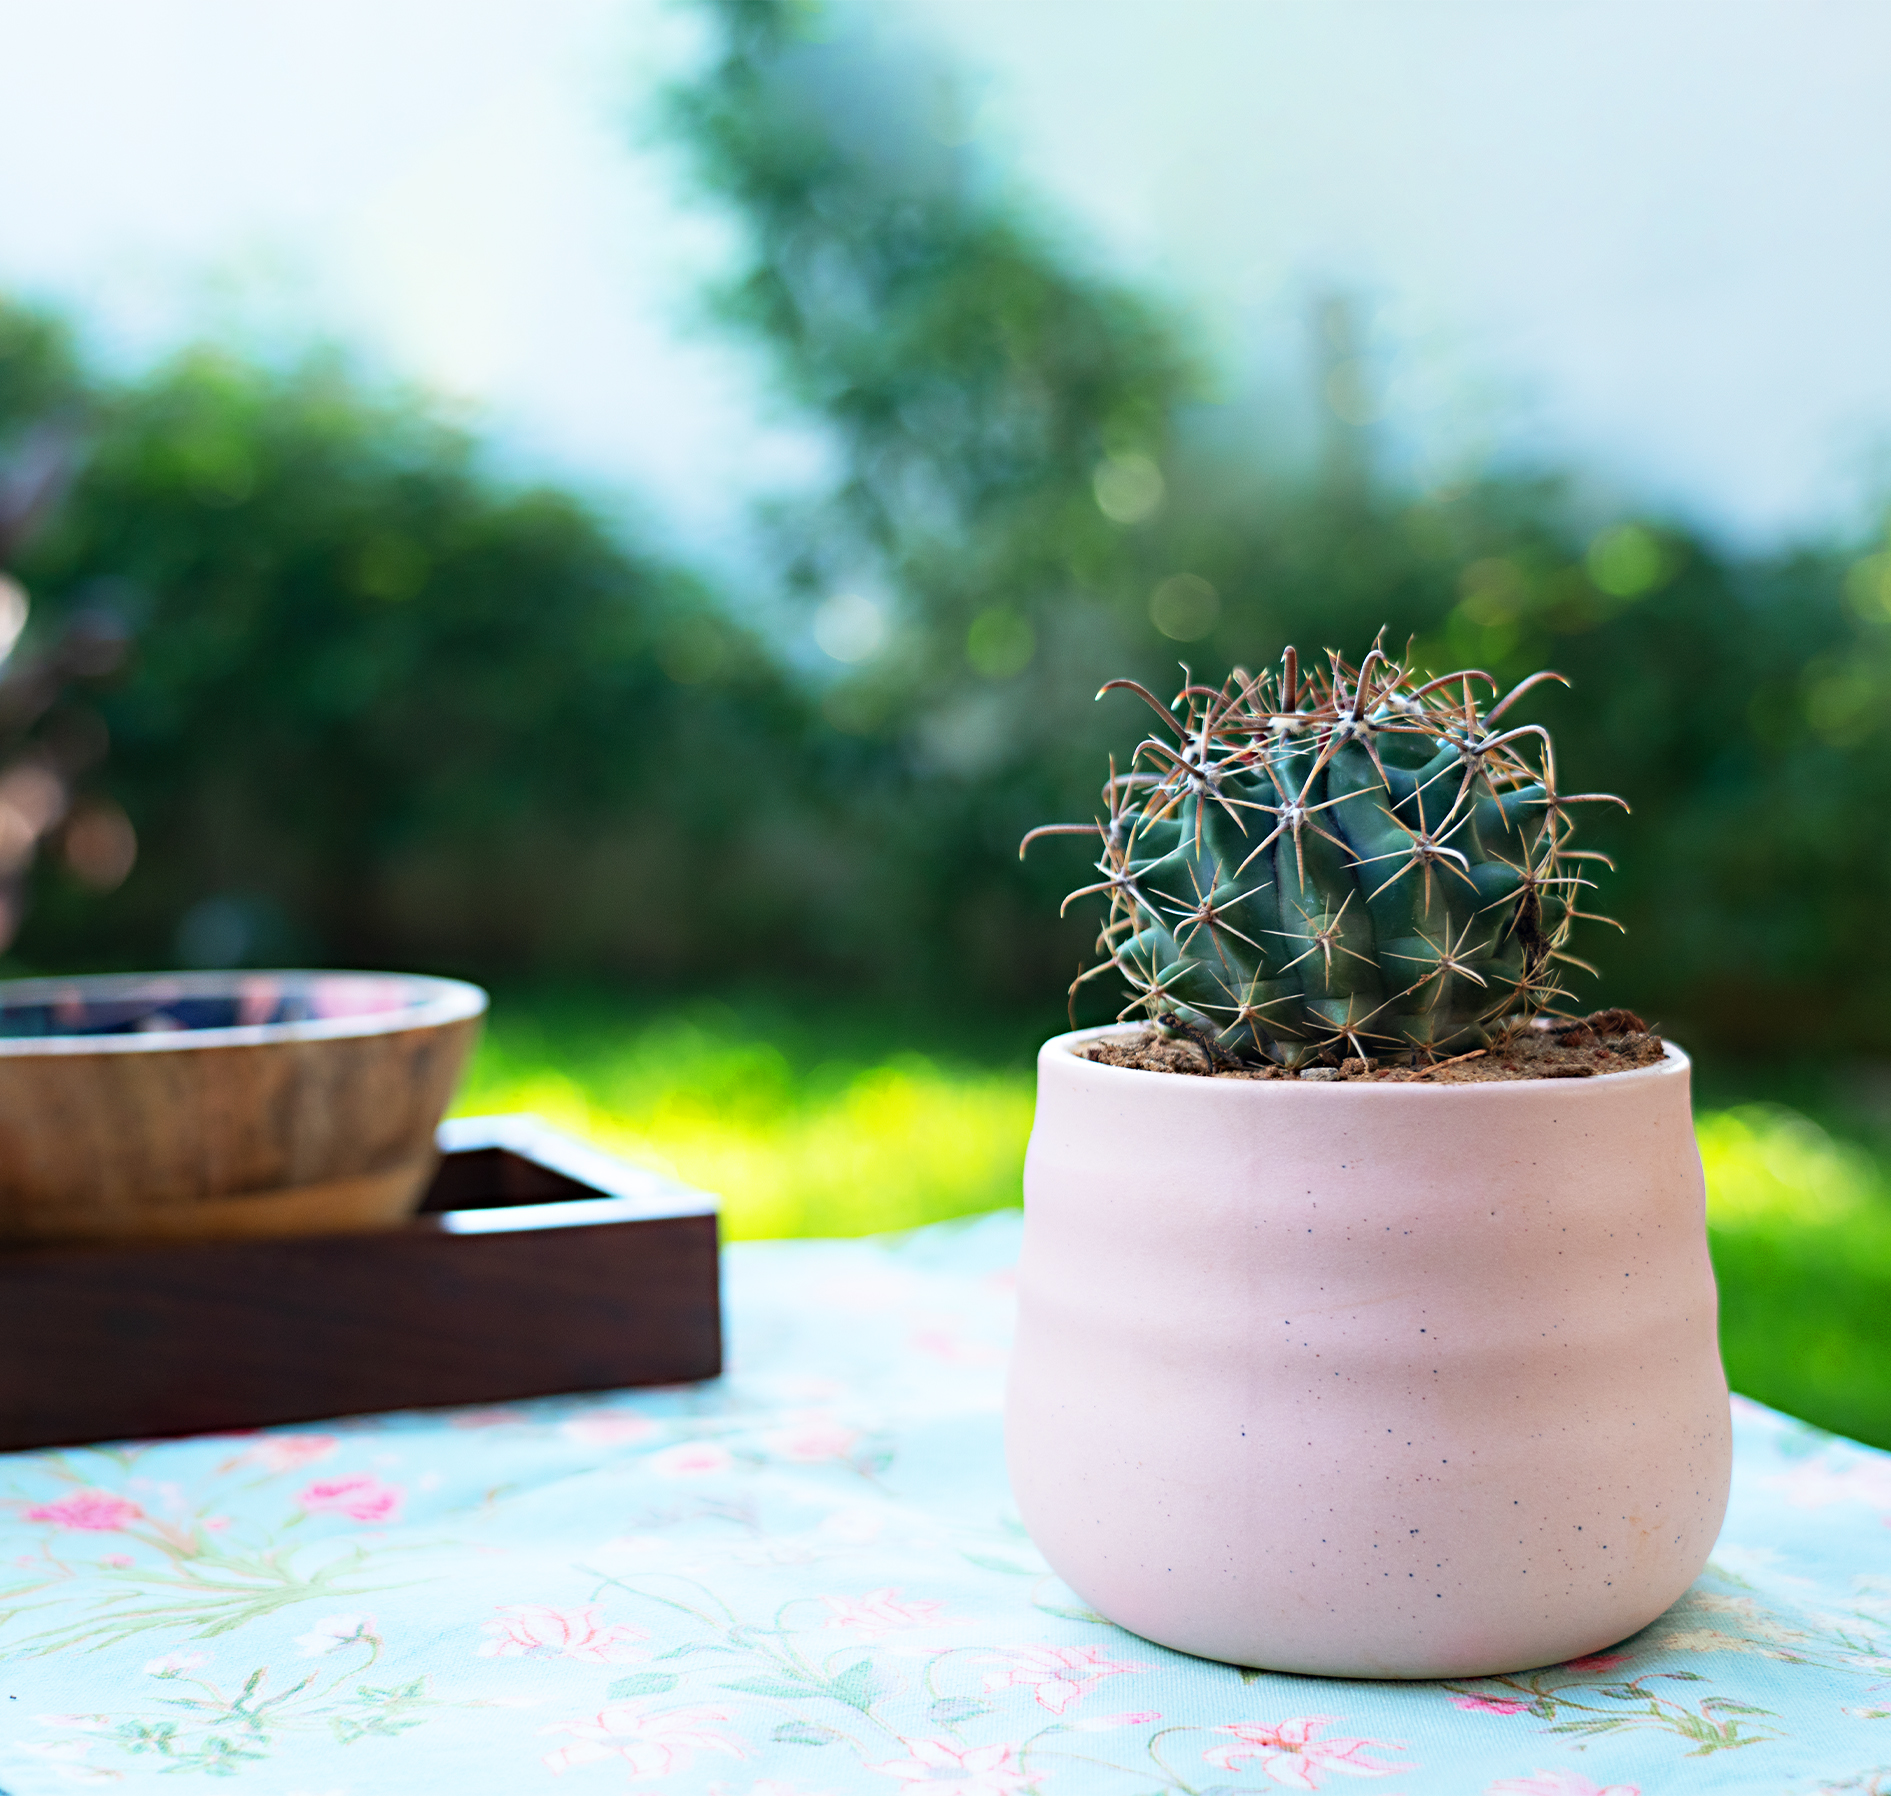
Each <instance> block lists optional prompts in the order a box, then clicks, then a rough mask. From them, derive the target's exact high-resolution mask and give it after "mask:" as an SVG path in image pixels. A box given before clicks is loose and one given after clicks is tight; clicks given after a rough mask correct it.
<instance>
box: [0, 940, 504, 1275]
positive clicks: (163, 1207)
mask: <svg viewBox="0 0 1891 1796" xmlns="http://www.w3.org/2000/svg"><path fill="white" fill-rule="evenodd" d="M485 1009H486V994H485V993H484V992H482V991H481V990H480V989H479V987H478V986H475V985H465V984H462V983H461V982H460V981H458V980H455V979H426V978H421V977H418V976H416V975H412V974H392V973H315V972H291V973H278V972H272V973H262V972H257V973H248V972H246V973H163V974H156V973H141V974H124V975H111V976H102V977H97V978H83V979H17V980H10V981H0V1241H13V1242H23V1241H82V1240H93V1241H102V1240H135V1239H139V1238H144V1239H154V1240H173V1241H174V1240H190V1239H200V1240H203V1239H228V1238H232V1237H252V1238H253V1237H257V1236H269V1235H321V1234H334V1233H341V1232H348V1231H352V1230H357V1229H376V1228H392V1227H395V1226H397V1225H398V1224H399V1223H401V1222H402V1221H404V1220H405V1219H406V1218H407V1217H408V1216H410V1215H412V1214H413V1212H414V1210H415V1208H416V1207H417V1206H418V1204H419V1202H420V1199H421V1196H422V1194H423V1192H424V1191H425V1189H426V1185H427V1181H428V1179H429V1178H430V1177H431V1176H432V1173H433V1169H434V1164H435V1161H436V1157H437V1156H436V1154H435V1150H434V1141H433V1135H434V1130H435V1128H436V1127H437V1126H438V1124H439V1121H440V1117H441V1115H442V1114H443V1113H444V1111H445V1110H446V1107H447V1104H448V1101H449V1100H450V1099H451V1097H452V1095H453V1088H454V1086H455V1085H456V1084H457V1083H458V1080H459V1076H460V1071H461V1068H462V1067H463V1066H464V1065H465V1063H466V1057H467V1055H468V1053H469V1052H470V1051H471V1049H472V1045H473V1041H474V1038H475V1036H476V1035H477V1033H478V1030H479V1019H480V1017H481V1015H482V1014H483V1013H484V1011H485Z"/></svg>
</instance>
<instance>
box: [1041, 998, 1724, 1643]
mask: <svg viewBox="0 0 1891 1796" xmlns="http://www.w3.org/2000/svg"><path fill="white" fill-rule="evenodd" d="M1103 1033H1107V1032H1106V1031H1101V1030H1092V1031H1086V1032H1082V1033H1079V1034H1075V1035H1064V1036H1059V1037H1057V1038H1056V1039H1055V1040H1053V1041H1050V1042H1047V1043H1046V1044H1045V1046H1044V1049H1043V1051H1042V1053H1041V1054H1040V1055H1039V1057H1038V1104H1037V1121H1036V1125H1035V1127H1034V1128H1033V1130H1032V1134H1031V1148H1030V1154H1029V1156H1028V1158H1027V1160H1026V1162H1025V1174H1024V1189H1025V1230H1024V1255H1023V1259H1022V1262H1021V1264H1020V1267H1019V1299H1020V1308H1019V1323H1018V1338H1017V1347H1016V1350H1015V1352H1014V1355H1013V1359H1012V1366H1011V1380H1010V1390H1009V1396H1008V1402H1007V1413H1006V1448H1007V1453H1008V1457H1009V1460H1010V1466H1011V1480H1012V1486H1013V1489H1014V1491H1015V1493H1016V1496H1017V1500H1018V1505H1019V1508H1020V1510H1021V1512H1022V1514H1023V1517H1024V1521H1025V1524H1026V1526H1027V1527H1028V1528H1029V1529H1030V1531H1031V1535H1032V1537H1033V1539H1035V1540H1036V1542H1037V1544H1038V1546H1039V1547H1040V1548H1041V1549H1042V1550H1043V1553H1044V1555H1045V1557H1046V1558H1047V1559H1048V1560H1049V1561H1050V1563H1051V1565H1052V1566H1053V1567H1054V1568H1055V1570H1056V1571H1057V1572H1058V1574H1059V1575H1060V1576H1061V1577H1062V1578H1063V1579H1064V1580H1065V1581H1066V1582H1067V1583H1068V1584H1069V1585H1070V1586H1071V1587H1072V1588H1073V1589H1074V1590H1076V1591H1077V1592H1078V1593H1079V1594H1080V1595H1082V1597H1083V1598H1084V1600H1085V1601H1087V1602H1088V1603H1090V1604H1091V1605H1092V1606H1094V1607H1095V1608H1096V1609H1097V1610H1098V1611H1100V1612H1101V1613H1102V1614H1103V1615H1105V1616H1107V1617H1109V1619H1110V1620H1112V1621H1114V1622H1117V1623H1119V1624H1120V1625H1121V1626H1123V1627H1125V1628H1128V1629H1130V1630H1132V1631H1133V1632H1135V1633H1138V1634H1141V1635H1144V1636H1146V1637H1147V1638H1148V1639H1151V1640H1154V1641H1158V1642H1160V1643H1161V1644H1163V1645H1165V1646H1172V1647H1175V1648H1177V1649H1179V1650H1180V1651H1183V1652H1188V1653H1196V1654H1199V1655H1201V1656H1202V1657H1204V1658H1210V1659H1222V1660H1227V1661H1229V1662H1231V1663H1234V1664H1239V1665H1254V1666H1264V1667H1268V1668H1270V1669H1274V1670H1280V1671H1298V1672H1318V1673H1325V1674H1329V1675H1334V1676H1346V1677H1385V1678H1435V1677H1470V1676H1477V1675H1481V1674H1490V1673H1498V1672H1509V1671H1518V1670H1523V1669H1526V1668H1528V1667H1532V1666H1538V1665H1548V1664H1555V1663H1558V1662H1561V1661H1563V1660H1566V1659H1571V1658H1575V1657H1578V1656H1580V1655H1582V1654H1584V1653H1590V1652H1595V1651H1597V1650H1599V1649H1600V1648H1602V1647H1605V1646H1608V1645H1610V1644H1612V1643H1613V1642H1615V1641H1617V1640H1620V1639H1622V1638H1624V1637H1625V1636H1627V1635H1629V1634H1632V1633H1634V1632H1635V1631H1636V1630H1637V1629H1638V1628H1642V1627H1645V1626H1646V1625H1647V1624H1648V1623H1649V1622H1651V1621H1653V1620H1654V1619H1655V1618H1656V1617H1657V1616H1658V1615H1660V1614H1661V1612H1662V1611H1663V1610H1664V1609H1666V1608H1667V1607H1668V1606H1669V1605H1670V1604H1671V1603H1673V1602H1674V1601H1675V1600H1676V1599H1677V1598H1678V1597H1679V1596H1680V1595H1681V1593H1682V1592H1683V1591H1684V1590H1686V1588H1687V1587H1688V1585H1689V1584H1690V1583H1691V1582H1692V1581H1693V1579H1694V1577H1695V1575H1696V1574H1697V1573H1698V1572H1699V1571H1700V1569H1701V1567H1702V1566H1703V1565H1704V1564H1705V1563H1706V1560H1707V1555H1708V1552H1709V1550H1710V1548H1711V1547H1712V1546H1713V1543H1714V1538H1715V1535H1716V1534H1717V1533H1718V1531H1719V1528H1720V1522H1721V1517H1722V1514H1723V1512H1724V1511H1725V1508H1726V1502H1727V1484H1728V1476H1729V1471H1730V1466H1731V1441H1730V1435H1729V1424H1728V1409H1727V1382H1726V1377H1725V1374H1724V1373H1723V1372H1722V1370H1721V1365H1720V1353H1719V1348H1718V1345H1717V1340H1716V1334H1715V1311H1716V1304H1715V1292H1714V1279H1713V1271H1712V1268H1711V1266H1710V1264H1709V1262H1708V1257H1707V1240H1706V1228H1705V1220H1704V1214H1703V1208H1704V1187H1703V1184H1702V1178H1701V1163H1700V1157H1699V1155H1698V1153H1697V1152H1696V1150H1695V1146H1694V1133H1693V1128H1692V1123H1691V1118H1690V1113H1689V1104H1688V1061H1687V1057H1686V1056H1685V1055H1684V1054H1682V1053H1681V1052H1680V1051H1679V1050H1678V1049H1676V1048H1674V1047H1670V1048H1669V1049H1668V1058H1667V1059H1666V1060H1665V1061H1664V1062H1662V1063H1661V1064H1660V1065H1658V1066H1651V1067H1645V1068H1642V1069H1639V1070H1637V1071H1633V1072H1623V1073H1611V1074H1607V1075H1605V1076H1602V1077H1599V1078H1593V1079H1544V1080H1520V1081H1515V1082H1509V1083H1493V1084H1485V1085H1440V1086H1432V1085H1419V1084H1404V1083H1387V1084H1379V1083H1373V1084H1365V1083H1358V1084H1355V1083H1345V1082H1337V1083H1316V1082H1312V1081H1299V1080H1272V1081H1264V1082H1263V1081H1249V1080H1228V1079H1213V1080H1211V1079H1194V1078H1184V1077H1177V1076H1175V1075H1173V1074H1164V1073H1150V1072H1139V1071H1132V1070H1130V1069H1127V1068H1123V1067H1110V1066H1100V1065H1098V1064H1097V1063H1096V1062H1094V1061H1089V1060H1084V1059H1082V1058H1080V1057H1078V1056H1077V1055H1076V1054H1074V1053H1073V1052H1072V1048H1073V1046H1075V1045H1077V1044H1080V1043H1082V1042H1084V1041H1087V1040H1089V1039H1090V1038H1091V1037H1092V1036H1094V1035H1097V1034H1103Z"/></svg>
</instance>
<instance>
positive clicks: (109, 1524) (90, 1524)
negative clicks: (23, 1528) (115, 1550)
mask: <svg viewBox="0 0 1891 1796" xmlns="http://www.w3.org/2000/svg"><path fill="white" fill-rule="evenodd" d="M26 1519H27V1520H28V1521H29V1522H51V1523H52V1524H53V1525H54V1526H55V1527H59V1528H77V1529H79V1530H80V1531H81V1532H82V1533H86V1534H116V1533H117V1532H118V1531H119V1530H120V1529H121V1528H128V1527H130V1525H131V1524H132V1523H133V1522H141V1521H143V1520H144V1511H143V1510H142V1509H140V1508H139V1507H138V1505H137V1504H136V1503H134V1502H133V1501H132V1500H131V1499H130V1498H129V1497H120V1496H114V1495H113V1494H112V1492H110V1491H108V1490H75V1491H73V1492H72V1493H71V1494H70V1495H69V1496H64V1497H60V1498H59V1499H58V1500H57V1501H56V1502H52V1503H34V1504H31V1505H30V1506H29V1507H28V1508H27V1510H26Z"/></svg>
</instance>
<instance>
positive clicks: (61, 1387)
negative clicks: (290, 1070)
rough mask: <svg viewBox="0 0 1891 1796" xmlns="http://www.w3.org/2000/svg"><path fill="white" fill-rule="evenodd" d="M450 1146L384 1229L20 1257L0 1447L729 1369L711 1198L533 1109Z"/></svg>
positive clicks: (444, 1136)
mask: <svg viewBox="0 0 1891 1796" xmlns="http://www.w3.org/2000/svg"><path fill="white" fill-rule="evenodd" d="M440 1149H441V1156H442V1157H441V1161H440V1170H439V1172H438V1174H437V1175H436V1177H435V1178H434V1181H433V1184H432V1186H431V1188H430V1189H429V1191H428V1193H427V1197H426V1201H425V1203H424V1205H423V1208H422V1211H421V1213H420V1214H419V1215H418V1216H416V1217H415V1218H414V1220H413V1221H412V1222H410V1223H408V1224H407V1225H406V1226H405V1227H403V1228H400V1229H396V1230H390V1231H387V1232H385V1233H380V1234H362V1235H327V1236H321V1237H317V1238H309V1239H303V1240H289V1241H216V1242H202V1243H192V1244H189V1245H170V1244H164V1245H157V1244H154V1245H151V1246H138V1247H35V1248H25V1249H21V1250H18V1251H12V1252H6V1253H0V1449H12V1448H18V1447H41V1446H52V1445H57V1444H65V1443H75V1442H82V1441H95V1440H109V1439H116V1438H123V1437H126V1436H135V1437H148V1436H154V1435H166V1434H199V1433H208V1432H212V1431H215V1430H218V1429H229V1428H253V1427H259V1426H261V1425H263V1424H265V1423H272V1422H302V1421H312V1420H315V1419H317V1418H320V1417H326V1416H340V1415H351V1414H360V1413H362V1412H365V1411H370V1410H383V1409H413V1408H424V1407H427V1406H431V1405H437V1404H449V1403H491V1402H503V1401H506V1400H509V1399H512V1398H518V1397H538V1396H548V1395H551V1394H553V1393H555V1392H559V1391H596V1390H610V1389H614V1388H616V1387H618V1386H622V1385H639V1384H680V1383H683V1382H686V1381H688V1380H692V1379H699V1378H713V1377H715V1376H716V1374H717V1373H719V1372H720V1371H721V1370H722V1312H721V1300H720V1290H719V1286H718V1281H717V1252H716V1249H717V1239H716V1205H715V1199H714V1198H711V1197H707V1196H705V1195H704V1194H703V1193H702V1192H700V1191H692V1190H689V1189H688V1188H687V1187H684V1186H681V1185H678V1184H676V1183H675V1182H674V1181H672V1180H669V1179H666V1178H664V1177H662V1176H661V1175H660V1174H657V1173H653V1172H648V1171H645V1170H644V1169H642V1168H640V1167H633V1166H627V1165H625V1164H624V1163H623V1162H622V1161H619V1160H615V1159H612V1158H611V1157H610V1156H609V1155H607V1154H601V1153H599V1152H598V1151H597V1150H595V1149H594V1148H590V1147H587V1146H586V1145H585V1144H584V1143H583V1142H580V1141H575V1140H573V1139H572V1138H571V1137H569V1136H566V1135H561V1134H559V1133H557V1132H556V1131H555V1130H552V1129H549V1128H547V1127H546V1126H545V1125H544V1124H543V1123H540V1122H539V1121H538V1120H537V1119H536V1118H534V1117H528V1116H482V1117H463V1118H458V1119H456V1120H454V1121H452V1122H448V1123H444V1124H442V1125H441V1129H440Z"/></svg>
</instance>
